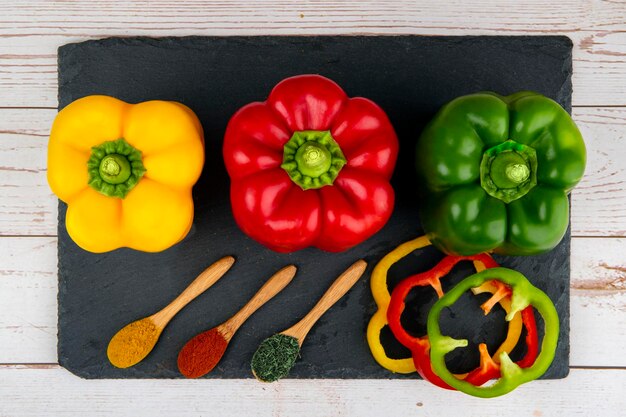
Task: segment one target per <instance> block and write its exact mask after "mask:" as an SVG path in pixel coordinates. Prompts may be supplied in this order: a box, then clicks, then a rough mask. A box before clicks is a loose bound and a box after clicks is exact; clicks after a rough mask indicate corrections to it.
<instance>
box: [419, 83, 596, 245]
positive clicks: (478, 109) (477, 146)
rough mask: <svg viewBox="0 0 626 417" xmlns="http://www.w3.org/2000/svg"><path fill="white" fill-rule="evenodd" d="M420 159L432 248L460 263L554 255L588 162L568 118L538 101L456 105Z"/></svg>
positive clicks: (520, 96)
mask: <svg viewBox="0 0 626 417" xmlns="http://www.w3.org/2000/svg"><path fill="white" fill-rule="evenodd" d="M416 155H417V157H416V158H417V159H416V164H417V171H418V177H419V181H418V186H419V187H420V192H421V194H422V196H423V201H424V203H423V204H422V205H421V207H420V219H421V220H422V225H423V227H424V230H425V231H426V234H427V235H428V237H429V238H430V239H431V241H432V242H433V245H435V246H436V247H437V248H439V249H440V250H442V251H443V252H445V253H448V254H454V255H472V254H476V253H481V252H490V251H494V252H496V253H500V254H505V255H532V254H538V253H542V252H546V251H548V250H550V249H552V248H554V247H555V246H556V245H557V244H558V243H559V242H560V241H561V239H562V238H563V236H564V234H565V232H566V230H567V226H568V223H569V202H568V199H567V195H568V193H569V192H570V191H571V190H572V188H574V186H575V185H576V184H577V183H578V182H579V181H580V179H581V177H582V175H583V172H584V170H585V161H586V150H585V144H584V142H583V139H582V136H581V134H580V132H579V130H578V128H577V127H576V125H575V124H574V122H573V121H572V119H571V117H570V116H569V114H567V112H566V111H565V110H564V109H563V108H562V107H561V106H559V105H558V104H557V103H556V102H554V101H552V100H550V99H549V98H547V97H544V96H541V95H539V94H536V93H532V92H520V93H517V94H513V95H511V96H508V97H502V96H499V95H497V94H493V93H478V94H471V95H467V96H463V97H459V98H457V99H455V100H453V101H451V102H450V103H448V104H446V105H445V106H444V107H443V108H442V109H441V110H440V111H439V112H438V113H437V115H436V116H435V117H434V118H433V120H432V121H431V122H430V123H429V124H428V126H427V127H426V128H425V129H424V131H423V133H422V135H421V136H420V138H419V140H418V143H417V149H416Z"/></svg>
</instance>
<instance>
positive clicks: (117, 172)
mask: <svg viewBox="0 0 626 417" xmlns="http://www.w3.org/2000/svg"><path fill="white" fill-rule="evenodd" d="M99 171H100V177H102V180H103V181H106V182H108V183H109V184H121V183H123V182H124V181H126V180H127V179H128V177H130V175H131V174H132V170H131V168H130V162H129V161H128V159H127V158H126V157H125V156H124V155H119V154H116V153H114V154H110V155H107V156H105V157H104V158H102V161H100V170H99Z"/></svg>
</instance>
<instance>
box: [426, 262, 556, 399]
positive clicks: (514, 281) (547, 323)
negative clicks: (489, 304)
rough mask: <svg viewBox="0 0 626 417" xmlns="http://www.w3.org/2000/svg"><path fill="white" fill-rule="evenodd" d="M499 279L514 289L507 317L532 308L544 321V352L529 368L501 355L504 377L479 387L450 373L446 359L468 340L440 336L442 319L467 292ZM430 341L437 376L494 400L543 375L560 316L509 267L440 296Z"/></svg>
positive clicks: (430, 325)
mask: <svg viewBox="0 0 626 417" xmlns="http://www.w3.org/2000/svg"><path fill="white" fill-rule="evenodd" d="M490 280H497V281H500V282H503V283H504V284H507V285H508V286H509V287H511V291H512V294H511V311H509V312H508V313H507V315H506V320H507V321H510V320H511V319H513V317H515V314H517V312H519V311H522V310H524V309H525V308H526V307H528V306H533V307H534V308H535V309H536V310H537V311H538V312H539V314H540V315H541V317H542V318H543V322H544V336H543V341H542V342H541V353H540V354H539V356H538V357H537V359H536V360H535V362H534V363H533V364H532V365H531V366H530V367H528V368H522V367H520V366H519V365H518V364H516V363H514V362H513V361H512V360H511V358H510V357H509V355H508V354H507V353H506V352H502V353H500V372H501V375H502V377H501V378H500V379H498V380H497V382H495V383H494V384H493V385H489V386H485V387H480V386H475V385H472V384H471V383H469V382H467V381H464V380H462V379H458V378H457V377H455V376H454V374H452V372H450V371H449V370H448V367H447V366H446V361H445V356H446V354H447V353H449V352H452V351H453V350H454V349H456V348H458V347H465V346H467V344H468V342H467V340H459V339H454V338H452V337H450V336H445V335H443V334H442V333H441V329H440V327H439V317H440V316H441V312H442V310H443V309H444V308H445V307H450V306H452V305H453V304H454V303H455V302H456V301H457V300H458V299H459V298H460V297H461V296H462V295H463V293H465V292H466V291H468V290H470V289H472V288H476V287H479V286H480V285H482V284H483V283H484V282H486V281H490ZM427 326H428V340H429V341H430V361H431V363H432V368H433V371H434V372H435V374H437V376H439V377H440V378H441V379H442V380H443V381H445V382H446V383H448V384H449V385H450V386H451V387H453V388H456V389H457V390H459V391H462V392H464V393H466V394H469V395H473V396H475V397H482V398H491V397H498V396H500V395H504V394H506V393H508V392H511V391H512V390H514V389H515V388H517V387H518V386H519V385H521V384H523V383H525V382H529V381H532V380H535V379H537V378H539V377H540V376H541V375H543V374H544V373H545V372H546V371H547V370H548V368H549V367H550V364H551V363H552V360H553V359H554V354H555V351H556V346H557V343H558V338H559V316H558V314H557V312H556V308H555V307H554V304H553V303H552V301H551V300H550V298H549V297H548V296H547V295H546V294H545V293H544V292H543V291H541V290H540V289H539V288H537V287H535V286H533V285H532V284H531V283H530V282H529V281H528V279H526V277H525V276H524V275H522V274H520V273H519V272H517V271H514V270H512V269H507V268H490V269H486V270H484V271H482V272H479V273H477V274H474V275H471V276H469V277H467V278H465V279H464V280H463V281H461V282H460V283H458V284H457V285H456V286H455V287H454V288H453V289H452V290H451V291H448V292H447V293H446V294H445V295H444V296H443V297H441V298H440V299H439V300H438V301H437V302H436V303H435V305H434V306H433V307H432V308H431V310H430V312H429V313H428V323H427Z"/></svg>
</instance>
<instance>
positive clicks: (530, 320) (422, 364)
mask: <svg viewBox="0 0 626 417" xmlns="http://www.w3.org/2000/svg"><path fill="white" fill-rule="evenodd" d="M468 260H469V261H474V263H475V264H476V263H477V262H478V263H481V264H483V265H484V267H485V268H494V267H497V266H498V264H497V263H496V262H495V261H494V260H493V258H491V257H490V256H489V255H487V254H479V255H474V256H447V257H446V258H444V259H443V260H442V261H441V262H439V264H437V265H436V266H435V267H434V268H432V269H431V270H430V271H427V272H423V273H420V274H416V275H412V276H410V277H408V278H406V279H405V280H403V281H402V282H401V283H400V284H398V285H397V286H396V288H395V289H394V291H393V293H392V295H391V301H390V303H389V307H388V310H387V321H388V323H389V328H390V329H391V331H392V333H393V334H394V336H395V337H396V339H397V340H398V341H399V342H400V343H402V344H403V345H404V346H406V347H407V348H408V349H410V350H411V352H412V356H413V362H414V364H415V368H416V369H417V371H418V372H419V374H420V375H421V376H422V378H424V379H425V380H427V381H430V382H431V383H433V384H435V385H437V386H440V387H442V388H446V389H452V388H451V387H450V386H449V385H448V384H446V383H445V382H444V381H443V380H441V378H439V377H438V376H437V375H436V374H435V373H434V372H433V370H432V366H431V363H430V354H429V353H430V344H429V342H428V336H426V335H425V336H422V337H414V336H412V335H410V334H409V333H408V332H406V330H405V329H404V327H403V326H402V325H401V323H400V317H401V315H402V312H403V311H404V307H405V304H404V301H405V299H406V297H407V295H408V294H409V292H410V291H411V289H413V288H414V287H416V286H425V285H431V286H432V287H433V288H434V289H435V291H436V292H437V295H438V296H439V297H442V296H443V290H442V288H441V284H440V282H439V280H440V279H441V278H442V277H444V276H445V275H447V274H448V273H449V272H450V270H451V269H452V268H453V267H454V266H455V265H456V264H457V263H459V262H461V261H468ZM486 284H487V285H488V286H491V290H489V289H488V288H486V287H485V286H481V287H479V288H477V289H475V290H476V291H475V293H481V292H485V291H490V292H492V293H493V295H492V297H491V298H490V299H489V300H487V301H486V302H485V303H483V305H482V306H481V308H482V309H483V310H484V311H485V314H488V313H489V312H490V311H491V308H492V307H493V306H494V305H495V304H496V303H498V302H501V300H502V299H504V298H505V297H510V294H511V291H510V289H509V288H508V286H506V285H504V284H502V283H501V282H499V281H490V282H489V283H486ZM494 289H495V291H494ZM522 322H523V324H524V327H525V328H526V331H527V334H526V344H527V346H528V349H527V353H526V355H525V356H524V358H523V359H522V360H521V361H520V362H518V365H519V366H522V367H524V366H530V365H531V364H532V363H534V361H535V358H536V357H537V354H538V340H537V329H536V326H535V320H534V315H533V314H532V308H530V310H528V311H526V310H524V311H523V312H522ZM509 330H510V331H511V329H509ZM510 333H511V332H510ZM517 335H519V330H518V333H517ZM515 337H517V336H515ZM507 341H509V336H507V340H506V341H505V342H504V343H503V344H502V346H500V348H499V349H498V352H501V351H503V350H505V351H507V352H508V350H510V349H512V348H513V347H514V346H515V344H516V343H517V339H514V340H513V342H512V343H513V345H512V346H511V345H510V343H509V344H507ZM505 345H507V347H505ZM507 349H508V350H507ZM479 351H480V366H479V367H478V368H476V369H475V370H473V371H472V372H470V373H468V374H464V375H457V377H458V378H460V379H465V380H466V381H468V382H470V383H471V384H473V385H483V384H484V383H485V382H487V381H489V380H490V379H493V378H498V377H499V375H500V366H499V364H498V363H496V362H495V361H494V360H493V359H492V357H491V355H489V352H488V350H487V346H486V345H485V344H484V343H482V344H480V346H479ZM496 357H497V356H496Z"/></svg>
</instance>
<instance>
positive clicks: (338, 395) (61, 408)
mask: <svg viewBox="0 0 626 417" xmlns="http://www.w3.org/2000/svg"><path fill="white" fill-rule="evenodd" d="M625 389H626V371H625V370H581V369H574V370H572V372H571V374H570V376H569V377H568V378H567V379H564V380H552V381H534V382H532V383H530V384H526V385H523V386H521V387H519V388H518V389H517V390H516V391H514V392H512V393H510V394H508V395H506V396H504V397H499V398H493V399H490V400H488V401H487V400H485V399H482V398H472V397H468V396H466V395H464V394H461V393H459V392H454V391H448V390H443V389H440V388H438V387H435V386H433V385H431V384H429V383H427V382H424V381H415V380H404V381H399V380H391V381H390V380H374V381H372V380H356V381H347V380H319V381H315V383H311V381H303V380H284V381H279V382H276V383H273V384H262V383H259V382H257V381H255V380H202V379H200V380H163V381H150V380H143V381H133V380H94V381H84V380H81V379H79V378H77V377H75V376H73V375H71V374H70V373H69V372H67V371H65V370H64V369H61V368H50V369H45V368H44V369H42V368H41V367H24V366H10V367H6V366H5V367H1V366H0V393H2V394H4V395H3V399H9V401H2V402H0V415H2V416H5V415H6V416H17V415H19V416H23V417H28V416H33V417H40V416H42V415H54V416H61V415H79V416H90V417H98V416H110V415H116V416H133V417H141V416H151V417H154V416H172V415H176V416H178V417H185V416H197V415H202V416H213V415H220V416H227V415H233V416H235V415H237V416H246V417H253V416H295V415H298V416H316V417H317V416H345V415H354V416H392V415H398V416H454V415H468V416H475V415H480V416H507V415H515V416H533V417H550V416H562V415H567V416H585V417H588V416H590V415H598V416H603V417H616V416H619V415H621V414H620V413H621V412H622V411H623V409H624V407H625V406H626V400H625V399H624V395H623V394H624V390H625ZM225 400H226V401H225ZM507 410H511V411H513V413H511V411H507Z"/></svg>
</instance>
